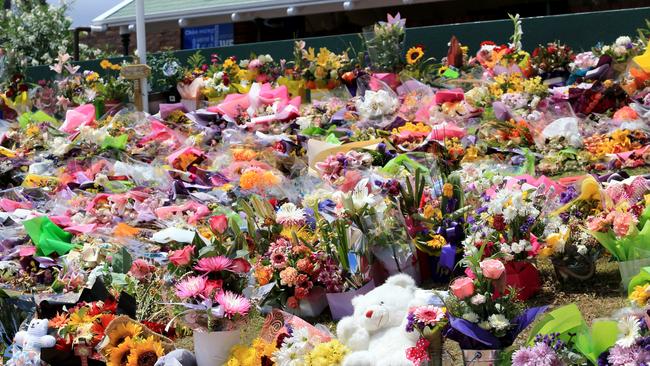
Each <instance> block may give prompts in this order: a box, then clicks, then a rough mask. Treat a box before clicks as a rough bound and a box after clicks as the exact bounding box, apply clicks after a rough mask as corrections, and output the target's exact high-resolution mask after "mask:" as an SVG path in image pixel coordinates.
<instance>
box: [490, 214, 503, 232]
mask: <svg viewBox="0 0 650 366" xmlns="http://www.w3.org/2000/svg"><path fill="white" fill-rule="evenodd" d="M492 227H493V228H494V230H497V231H502V230H504V229H505V228H506V220H505V219H504V218H503V215H494V218H493V221H492Z"/></svg>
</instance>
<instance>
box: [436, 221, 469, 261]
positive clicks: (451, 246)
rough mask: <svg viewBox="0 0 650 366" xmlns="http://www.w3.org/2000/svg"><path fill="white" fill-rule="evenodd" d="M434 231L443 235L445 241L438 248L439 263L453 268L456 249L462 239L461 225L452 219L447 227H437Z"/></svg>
mask: <svg viewBox="0 0 650 366" xmlns="http://www.w3.org/2000/svg"><path fill="white" fill-rule="evenodd" d="M436 233H438V234H439V235H442V236H444V237H445V240H446V241H447V244H445V245H444V246H443V247H442V249H441V250H440V265H441V266H443V267H445V268H447V269H450V270H453V269H454V267H455V266H456V250H457V247H458V245H459V244H460V242H461V241H462V239H463V229H462V226H461V225H459V224H458V222H456V221H452V222H451V223H450V224H449V226H448V227H447V228H444V229H443V228H442V227H438V229H437V230H436Z"/></svg>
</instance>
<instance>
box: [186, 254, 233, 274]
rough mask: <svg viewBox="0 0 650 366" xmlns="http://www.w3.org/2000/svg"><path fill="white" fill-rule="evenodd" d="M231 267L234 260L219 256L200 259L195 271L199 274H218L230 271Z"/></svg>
mask: <svg viewBox="0 0 650 366" xmlns="http://www.w3.org/2000/svg"><path fill="white" fill-rule="evenodd" d="M231 265H232V259H230V258H228V257H224V256H222V255H219V256H216V257H208V258H201V259H199V260H198V262H197V263H196V266H194V269H195V270H197V271H199V272H206V273H218V272H221V271H224V270H230V266H231Z"/></svg>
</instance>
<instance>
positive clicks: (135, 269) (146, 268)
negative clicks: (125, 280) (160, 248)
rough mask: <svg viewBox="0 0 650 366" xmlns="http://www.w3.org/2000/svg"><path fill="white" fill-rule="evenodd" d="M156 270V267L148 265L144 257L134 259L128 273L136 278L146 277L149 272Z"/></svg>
mask: <svg viewBox="0 0 650 366" xmlns="http://www.w3.org/2000/svg"><path fill="white" fill-rule="evenodd" d="M155 270H156V267H154V266H152V265H150V264H149V263H147V261H145V260H144V259H136V260H135V261H133V264H131V269H129V273H130V274H131V275H132V276H133V277H135V278H136V279H138V280H142V279H144V278H146V277H147V276H148V275H149V274H150V273H152V272H153V271H155Z"/></svg>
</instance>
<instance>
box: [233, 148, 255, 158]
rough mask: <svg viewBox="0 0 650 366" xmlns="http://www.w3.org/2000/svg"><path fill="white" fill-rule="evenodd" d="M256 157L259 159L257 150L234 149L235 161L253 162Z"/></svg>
mask: <svg viewBox="0 0 650 366" xmlns="http://www.w3.org/2000/svg"><path fill="white" fill-rule="evenodd" d="M256 157H257V152H255V150H251V149H246V148H234V149H232V158H233V159H234V160H235V161H251V160H253V159H255V158H256Z"/></svg>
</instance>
